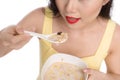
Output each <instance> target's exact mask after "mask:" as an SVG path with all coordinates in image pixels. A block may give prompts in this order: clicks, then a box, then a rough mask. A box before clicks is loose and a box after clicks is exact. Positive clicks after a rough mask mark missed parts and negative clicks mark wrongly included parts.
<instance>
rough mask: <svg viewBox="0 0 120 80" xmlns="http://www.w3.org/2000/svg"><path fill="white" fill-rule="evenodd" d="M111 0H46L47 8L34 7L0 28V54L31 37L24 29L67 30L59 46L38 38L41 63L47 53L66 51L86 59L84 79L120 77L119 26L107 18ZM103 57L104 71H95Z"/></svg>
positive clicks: (22, 43)
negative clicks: (63, 41)
mask: <svg viewBox="0 0 120 80" xmlns="http://www.w3.org/2000/svg"><path fill="white" fill-rule="evenodd" d="M112 2H113V1H112V0H50V4H49V8H50V9H51V10H50V9H48V8H39V9H36V10H34V11H32V12H31V13H30V14H28V15H27V16H26V17H25V18H24V19H23V20H21V21H20V22H19V23H18V24H17V25H14V26H10V27H7V28H5V29H3V30H2V31H1V32H0V44H1V45H0V56H3V55H5V54H7V53H8V52H10V51H11V50H13V49H19V48H21V47H23V46H24V45H25V44H26V43H27V42H28V41H29V40H30V39H31V36H29V35H28V34H24V32H23V31H24V30H30V31H34V32H38V33H43V34H49V33H54V32H59V31H62V32H66V33H67V34H68V40H67V41H66V42H65V43H63V44H60V45H59V46H58V45H55V44H51V43H47V42H46V41H44V40H40V42H41V51H42V52H41V54H42V56H41V58H42V59H41V62H42V66H43V65H44V63H45V61H46V60H47V58H48V57H49V56H50V55H52V54H55V53H57V52H60V53H66V54H70V55H74V56H77V57H79V58H81V59H82V60H83V61H85V62H86V64H87V65H88V67H89V68H88V69H84V70H83V72H85V73H87V74H89V77H88V80H120V63H119V61H120V49H119V47H120V45H119V44H120V36H119V34H120V26H119V25H118V24H116V23H115V22H114V21H112V20H111V19H110V8H111V5H112ZM51 11H53V13H52V12H51ZM103 60H105V62H106V65H107V73H106V74H105V73H102V72H100V71H99V68H100V65H101V62H102V61H103ZM42 66H41V67H42ZM38 80H40V77H39V78H38Z"/></svg>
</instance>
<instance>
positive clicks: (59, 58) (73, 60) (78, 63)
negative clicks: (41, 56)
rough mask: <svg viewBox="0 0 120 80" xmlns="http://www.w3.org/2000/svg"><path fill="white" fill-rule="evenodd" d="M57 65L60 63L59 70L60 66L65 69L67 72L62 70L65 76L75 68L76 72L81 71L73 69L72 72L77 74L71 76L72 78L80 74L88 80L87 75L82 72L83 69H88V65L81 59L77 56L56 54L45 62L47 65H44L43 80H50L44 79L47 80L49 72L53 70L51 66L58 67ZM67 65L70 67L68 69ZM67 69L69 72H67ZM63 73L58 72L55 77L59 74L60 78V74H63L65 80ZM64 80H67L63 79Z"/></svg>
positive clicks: (42, 70)
mask: <svg viewBox="0 0 120 80" xmlns="http://www.w3.org/2000/svg"><path fill="white" fill-rule="evenodd" d="M56 63H57V64H58V63H60V64H59V65H58V67H59V68H61V67H60V66H61V65H63V67H64V69H65V70H62V72H63V73H65V74H67V72H68V73H70V68H74V69H75V68H76V69H75V70H78V69H80V71H79V70H78V71H73V69H72V72H76V73H73V74H70V76H72V77H73V76H75V74H77V73H79V72H80V73H79V74H82V76H83V78H84V80H86V79H87V74H85V73H83V72H82V69H84V68H87V65H86V63H85V62H84V61H82V60H81V59H80V58H78V57H76V56H72V55H68V54H65V53H56V54H54V55H52V56H50V57H49V58H48V60H47V61H46V62H45V64H44V65H43V67H42V69H41V80H48V79H44V78H45V74H46V72H48V71H49V72H50V69H52V67H51V66H52V65H54V66H56V65H57V64H56ZM65 65H66V66H65ZM67 65H69V67H67ZM70 66H71V67H70ZM54 68H55V67H54ZM54 68H53V69H54ZM67 69H68V70H69V71H67V72H66V70H67ZM54 70H55V69H54ZM64 71H65V72H64ZM54 72H55V71H54ZM63 73H59V70H57V71H56V73H55V75H56V74H59V76H60V74H61V75H62V77H63V76H64V78H65V74H64V75H63ZM50 75H52V73H50ZM50 75H47V76H50ZM77 75H78V74H77ZM62 77H61V76H60V78H62ZM49 80H50V78H49ZM51 80H52V79H51ZM54 80H56V79H54ZM57 80H60V79H57ZM62 80H65V79H63V78H62ZM69 80H70V79H69ZM71 80H75V79H71ZM79 80H80V79H79Z"/></svg>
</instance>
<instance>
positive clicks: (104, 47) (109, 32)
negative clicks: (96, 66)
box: [96, 20, 116, 59]
mask: <svg viewBox="0 0 120 80" xmlns="http://www.w3.org/2000/svg"><path fill="white" fill-rule="evenodd" d="M115 27H116V24H115V22H114V21H112V20H109V21H108V23H107V27H106V30H105V33H104V35H103V38H102V41H101V43H100V46H99V48H98V50H97V52H96V57H98V58H100V57H101V58H102V59H104V58H105V57H106V56H107V54H108V50H109V47H110V44H111V41H112V37H113V34H114V31H115Z"/></svg>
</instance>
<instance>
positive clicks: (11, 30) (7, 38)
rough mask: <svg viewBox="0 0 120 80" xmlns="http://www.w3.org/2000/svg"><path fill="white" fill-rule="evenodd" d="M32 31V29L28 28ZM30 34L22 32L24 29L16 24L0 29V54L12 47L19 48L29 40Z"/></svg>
mask: <svg viewBox="0 0 120 80" xmlns="http://www.w3.org/2000/svg"><path fill="white" fill-rule="evenodd" d="M29 30H31V31H34V30H32V29H29ZM30 39H31V36H30V35H28V34H24V30H23V29H22V28H20V27H17V26H16V25H13V26H9V27H7V28H4V29H3V30H1V31H0V48H1V49H0V55H1V56H2V55H5V54H6V53H7V52H9V51H10V50H13V49H20V48H21V47H23V46H24V45H25V44H26V43H27V42H28V41H29V40H30Z"/></svg>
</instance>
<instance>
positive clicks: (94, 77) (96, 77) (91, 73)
mask: <svg viewBox="0 0 120 80" xmlns="http://www.w3.org/2000/svg"><path fill="white" fill-rule="evenodd" d="M83 72H84V73H86V74H88V80H104V79H105V73H103V72H100V71H98V70H95V69H90V68H86V69H84V70H83Z"/></svg>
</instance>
